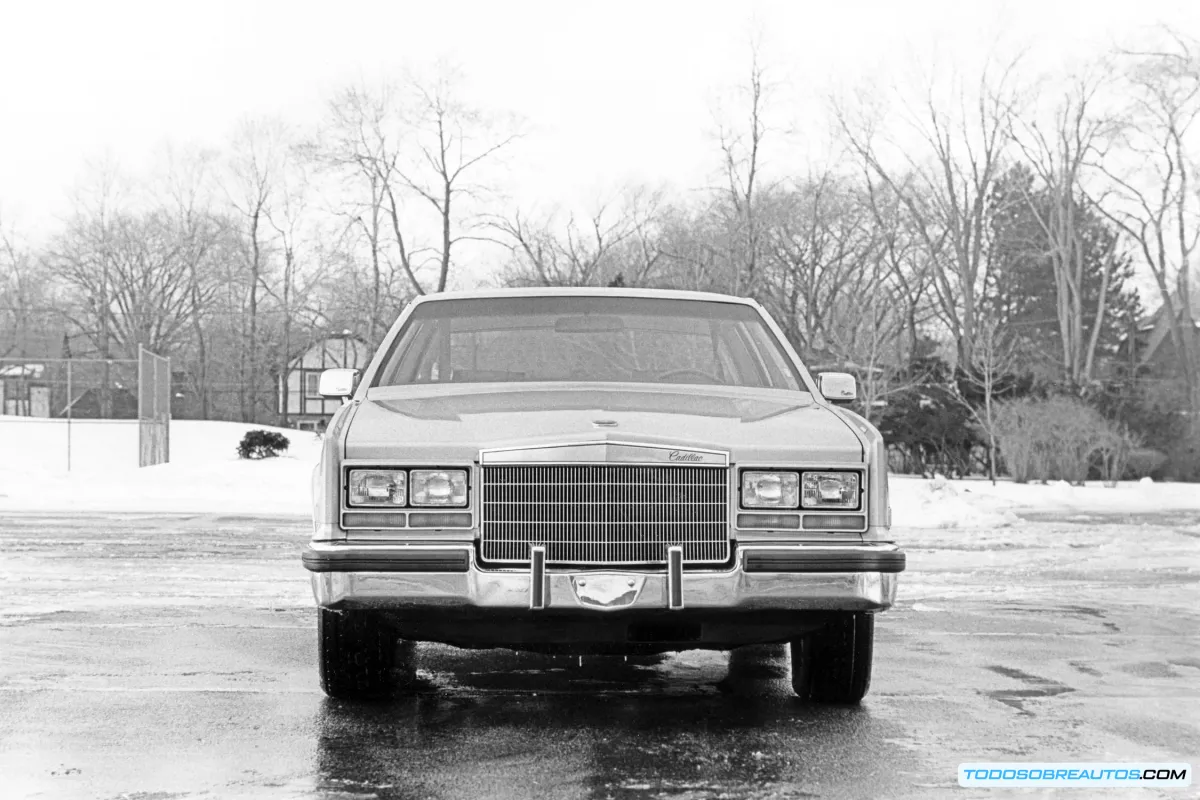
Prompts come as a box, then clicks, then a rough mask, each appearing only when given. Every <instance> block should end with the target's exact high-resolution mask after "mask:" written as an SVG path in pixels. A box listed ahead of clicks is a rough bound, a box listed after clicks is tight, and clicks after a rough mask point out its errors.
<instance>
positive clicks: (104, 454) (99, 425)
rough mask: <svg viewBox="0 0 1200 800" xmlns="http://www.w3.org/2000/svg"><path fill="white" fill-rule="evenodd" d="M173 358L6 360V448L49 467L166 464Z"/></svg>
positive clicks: (2, 434)
mask: <svg viewBox="0 0 1200 800" xmlns="http://www.w3.org/2000/svg"><path fill="white" fill-rule="evenodd" d="M170 400H171V370H170V361H169V359H166V358H163V357H161V356H157V355H155V354H153V353H150V352H148V351H142V352H141V358H140V359H119V358H114V359H86V358H65V359H64V358H30V357H26V358H11V357H10V358H0V423H2V425H3V427H0V443H2V446H0V450H9V448H12V452H19V453H20V454H21V457H22V460H23V463H27V464H29V466H31V467H33V468H42V469H48V470H62V469H66V470H70V471H94V470H103V469H112V468H123V467H129V466H133V465H135V464H137V465H139V466H147V465H150V464H160V463H164V462H166V461H167V460H168V457H169V453H170V451H169V439H170V437H169V431H170V419H171V414H170Z"/></svg>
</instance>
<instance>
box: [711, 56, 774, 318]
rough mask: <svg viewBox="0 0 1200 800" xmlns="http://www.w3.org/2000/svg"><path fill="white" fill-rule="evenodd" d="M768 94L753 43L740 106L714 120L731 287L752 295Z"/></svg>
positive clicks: (733, 289) (739, 95) (757, 243)
mask: <svg viewBox="0 0 1200 800" xmlns="http://www.w3.org/2000/svg"><path fill="white" fill-rule="evenodd" d="M769 93H770V92H769V85H768V83H767V80H766V68H765V67H764V65H763V64H762V59H761V47H760V46H759V44H758V43H757V42H754V43H752V44H751V47H750V74H749V76H748V80H747V82H746V84H745V85H743V86H741V87H739V91H738V92H737V95H738V98H737V99H738V100H739V101H740V102H743V103H744V107H743V108H740V109H739V111H738V112H737V113H736V115H732V116H731V115H729V114H727V113H723V112H719V113H718V114H717V120H716V122H717V140H718V143H719V145H720V148H721V171H722V177H723V179H724V183H725V189H724V193H725V198H726V203H727V204H728V206H727V207H728V209H729V212H730V220H729V222H728V224H729V230H728V238H729V241H728V244H727V255H728V259H729V267H730V269H731V270H732V271H733V275H732V276H731V283H730V285H729V290H730V291H732V292H733V294H735V295H742V294H746V295H751V296H752V295H754V294H755V292H756V291H757V290H758V288H759V287H758V271H759V260H760V257H759V256H760V253H759V249H760V235H761V229H760V225H759V219H758V208H757V203H758V195H759V193H760V192H761V190H762V187H761V183H762V167H763V149H762V146H763V140H764V139H765V138H766V136H767V133H768V130H769V129H768V126H767V123H766V111H767V109H766V104H767V101H768V98H769ZM742 114H744V116H741V115H742Z"/></svg>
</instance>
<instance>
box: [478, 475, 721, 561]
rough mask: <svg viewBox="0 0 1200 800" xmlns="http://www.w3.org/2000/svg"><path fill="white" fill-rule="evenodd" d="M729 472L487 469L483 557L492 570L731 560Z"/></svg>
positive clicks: (482, 537) (484, 477)
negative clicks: (535, 555)
mask: <svg viewBox="0 0 1200 800" xmlns="http://www.w3.org/2000/svg"><path fill="white" fill-rule="evenodd" d="M728 507H729V468H728V467H723V466H721V467H717V466H682V465H663V466H650V465H646V466H641V465H632V464H587V465H582V464H575V465H557V464H538V465H513V466H484V467H483V519H482V522H483V530H482V534H481V553H482V556H483V560H484V561H486V562H492V563H502V564H519V563H528V562H529V558H530V555H529V552H530V548H531V547H534V546H542V547H545V548H546V563H548V564H572V565H610V564H612V565H617V564H665V563H666V561H667V548H669V547H673V546H679V547H682V548H683V560H684V563H685V564H687V563H690V564H719V563H723V562H725V561H727V560H728V559H729V525H728V519H727V517H728Z"/></svg>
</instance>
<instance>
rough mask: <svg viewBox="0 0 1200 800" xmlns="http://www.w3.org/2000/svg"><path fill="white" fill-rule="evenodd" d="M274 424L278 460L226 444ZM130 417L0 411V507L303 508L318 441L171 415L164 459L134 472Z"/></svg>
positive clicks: (294, 510)
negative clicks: (48, 416) (49, 416)
mask: <svg viewBox="0 0 1200 800" xmlns="http://www.w3.org/2000/svg"><path fill="white" fill-rule="evenodd" d="M260 429H261V430H276V431H279V432H280V433H282V434H283V435H284V436H286V437H287V438H288V440H289V442H290V443H291V446H290V447H289V448H288V451H287V453H286V454H285V455H283V456H281V457H279V458H269V459H263V460H261V461H247V460H243V459H239V458H238V456H237V452H236V448H237V444H238V442H240V441H241V439H242V436H243V435H244V434H245V433H246V431H249V430H260ZM137 437H138V427H137V423H136V422H108V421H104V422H86V423H81V422H79V421H75V422H73V423H72V425H71V471H70V472H68V471H67V469H66V452H67V451H66V441H67V439H66V423H65V422H64V421H61V420H41V419H29V418H21V417H7V416H0V513H3V512H4V511H5V510H11V511H55V512H70V511H151V512H172V511H175V512H205V511H207V512H221V513H230V512H232V513H250V514H295V515H307V514H308V513H309V508H310V504H309V492H310V488H309V487H310V480H311V475H312V468H313V464H315V463H316V460H317V456H318V454H319V453H320V439H319V438H318V437H317V435H316V434H313V433H309V432H306V431H297V430H288V429H283V428H272V427H270V426H266V425H247V424H242V423H238V422H202V421H190V420H176V421H173V422H172V423H171V434H170V450H171V461H170V463H168V464H160V465H158V466H154V467H145V468H139V467H138V465H137V458H138V445H137V441H138V438H137Z"/></svg>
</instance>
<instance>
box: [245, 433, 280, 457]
mask: <svg viewBox="0 0 1200 800" xmlns="http://www.w3.org/2000/svg"><path fill="white" fill-rule="evenodd" d="M289 444H290V442H289V441H288V439H287V437H286V436H284V435H283V434H282V433H276V432H275V431H261V430H260V431H246V435H245V436H243V437H242V441H241V443H240V444H239V445H238V446H237V452H238V457H239V458H274V457H275V456H277V455H279V454H280V453H282V452H284V451H285V450H287V449H288V445H289Z"/></svg>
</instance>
